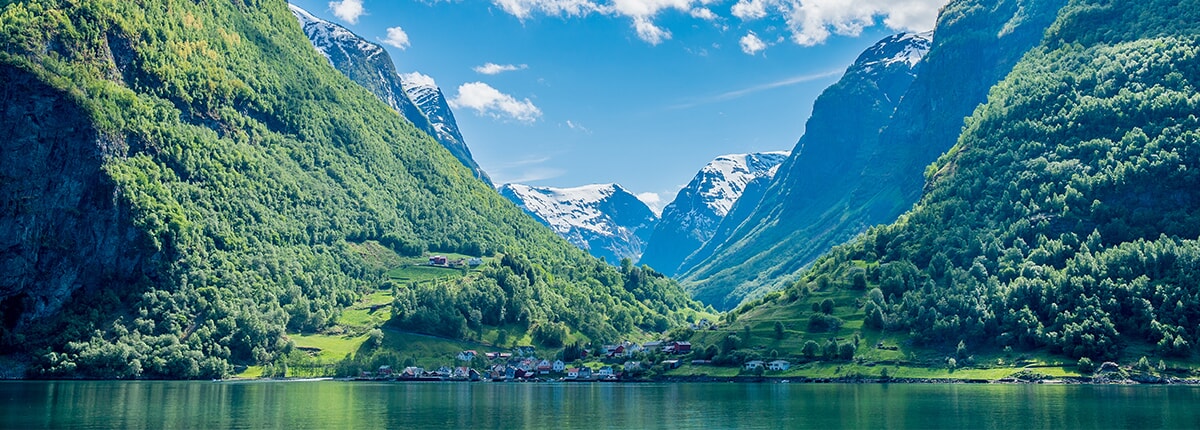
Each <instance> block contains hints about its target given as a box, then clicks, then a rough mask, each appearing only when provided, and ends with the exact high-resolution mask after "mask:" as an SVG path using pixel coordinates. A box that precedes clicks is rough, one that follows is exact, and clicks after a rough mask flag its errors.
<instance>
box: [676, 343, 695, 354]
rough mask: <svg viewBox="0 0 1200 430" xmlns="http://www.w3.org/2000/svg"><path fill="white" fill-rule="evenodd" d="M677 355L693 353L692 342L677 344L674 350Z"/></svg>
mask: <svg viewBox="0 0 1200 430" xmlns="http://www.w3.org/2000/svg"><path fill="white" fill-rule="evenodd" d="M672 350H674V351H675V353H676V354H687V353H689V352H692V343H691V342H675V347H674V348H672Z"/></svg>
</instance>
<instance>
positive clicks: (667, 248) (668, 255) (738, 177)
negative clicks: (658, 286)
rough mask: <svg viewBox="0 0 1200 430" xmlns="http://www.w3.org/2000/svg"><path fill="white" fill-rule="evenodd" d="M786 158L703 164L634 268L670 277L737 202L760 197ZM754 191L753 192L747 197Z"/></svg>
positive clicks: (768, 155) (783, 154)
mask: <svg viewBox="0 0 1200 430" xmlns="http://www.w3.org/2000/svg"><path fill="white" fill-rule="evenodd" d="M790 154H791V153H790V152H787V151H776V152H761V153H755V154H731V155H722V156H720V157H717V158H716V159H714V160H713V161H712V162H709V163H708V164H707V165H705V166H704V168H703V169H700V172H699V173H696V176H695V177H694V178H692V181H691V182H690V183H689V184H688V185H687V186H686V187H684V188H683V189H682V190H680V191H679V194H677V195H676V196H675V200H674V201H672V202H671V203H670V204H669V205H667V207H666V208H663V214H662V219H661V220H660V221H659V223H658V226H657V227H655V229H654V233H653V235H651V237H650V243H649V245H648V246H647V247H646V252H645V253H644V254H643V255H642V259H641V260H640V261H639V264H645V265H648V266H650V267H652V268H654V269H655V270H657V271H659V272H662V273H664V274H667V275H669V276H673V275H674V274H675V273H677V272H678V271H679V265H680V263H682V262H683V260H684V259H685V258H687V256H688V255H690V254H692V253H693V252H695V251H696V250H697V249H699V248H700V247H701V246H702V245H704V243H705V242H707V241H708V240H709V239H711V238H712V237H713V235H714V233H716V231H717V227H718V226H719V225H720V224H721V222H722V220H724V219H725V218H726V217H727V216H728V215H729V214H730V211H731V210H732V209H733V207H734V204H735V203H737V201H738V200H739V199H741V198H743V196H744V195H746V193H747V192H748V191H749V192H750V194H755V195H758V196H761V191H762V190H764V189H765V188H766V185H767V183H768V182H769V181H770V180H771V178H772V177H774V176H775V172H776V171H777V170H778V169H779V166H780V164H782V163H783V162H784V160H787V158H788V156H789V155H790ZM755 189H758V190H759V191H758V192H757V193H755V192H753V191H754V190H755Z"/></svg>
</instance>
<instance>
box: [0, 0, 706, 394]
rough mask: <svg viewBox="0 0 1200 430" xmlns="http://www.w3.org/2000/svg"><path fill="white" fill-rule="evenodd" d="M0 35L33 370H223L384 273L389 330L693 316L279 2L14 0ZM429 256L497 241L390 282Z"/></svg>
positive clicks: (20, 347) (10, 296)
mask: <svg viewBox="0 0 1200 430" xmlns="http://www.w3.org/2000/svg"><path fill="white" fill-rule="evenodd" d="M0 45H3V46H4V50H3V51H2V52H0V75H2V76H0V82H3V87H2V88H3V90H2V91H0V97H3V99H4V103H5V106H6V109H5V110H4V112H3V117H2V123H0V124H2V126H0V142H3V143H2V144H3V145H5V149H4V151H3V153H2V155H0V163H3V165H4V167H5V168H4V169H0V172H2V173H0V199H2V200H0V208H2V210H3V213H4V215H3V217H0V245H3V246H0V255H2V257H0V261H3V263H2V264H3V267H4V268H5V274H4V276H3V277H2V278H0V321H2V322H3V327H2V329H0V355H4V356H7V357H8V358H10V359H15V360H17V361H21V362H26V363H31V364H32V367H31V372H32V373H33V375H36V376H46V377H110V378H111V377H118V378H136V377H143V378H144V377H172V378H190V377H216V376H221V375H224V374H226V373H228V372H229V371H230V369H231V366H232V365H235V364H239V365H240V364H255V363H268V362H271V361H272V360H273V359H274V358H275V357H277V356H279V355H280V354H281V353H283V352H285V351H287V350H288V349H290V344H289V343H288V342H287V340H286V337H285V332H289V331H290V332H313V331H320V330H322V329H324V328H326V327H328V326H329V325H331V324H332V323H333V322H334V321H336V319H337V316H338V314H339V313H340V312H341V309H343V308H344V307H346V306H348V305H349V304H351V303H352V302H354V301H355V300H356V298H357V297H359V296H360V295H361V294H363V293H365V292H370V291H374V290H376V289H379V288H393V287H395V288H396V289H397V290H398V291H397V296H398V297H401V298H403V300H398V304H400V305H402V306H399V308H400V309H398V310H397V312H398V314H399V316H398V318H397V320H396V321H395V322H394V323H395V324H397V326H396V327H398V328H402V329H405V330H413V331H418V332H425V333H433V332H435V331H436V332H437V333H441V334H446V333H449V334H451V335H461V334H462V333H463V332H464V331H466V330H478V329H479V325H481V324H506V325H516V326H521V327H526V328H531V329H532V328H537V327H542V328H551V330H545V329H543V330H540V331H537V330H531V331H534V332H536V333H549V334H552V335H559V336H561V335H568V334H569V335H572V336H585V337H587V338H590V339H593V340H610V339H617V338H618V337H621V336H626V335H629V334H634V333H637V332H640V331H641V330H662V329H665V328H667V327H669V326H672V325H675V324H678V323H680V322H682V321H683V320H684V319H685V317H687V316H688V315H689V314H690V313H692V312H693V311H694V309H696V306H695V303H694V302H692V301H691V300H690V299H688V298H687V297H686V295H685V293H684V292H683V291H682V290H681V289H680V288H679V287H678V286H676V285H675V284H674V283H673V282H671V281H669V280H667V279H665V278H663V277H661V276H653V275H654V274H653V273H646V272H642V271H641V270H640V269H637V270H634V269H632V268H627V270H625V271H624V272H622V271H620V269H618V268H613V267H609V266H607V265H605V264H603V263H602V262H600V261H599V260H596V259H594V258H591V257H589V256H587V255H586V254H584V253H583V252H582V251H579V250H578V249H575V248H574V247H572V246H571V245H569V244H568V243H566V242H565V241H563V240H561V239H559V238H557V237H556V236H555V235H554V233H553V232H551V231H550V230H549V229H547V228H545V227H543V226H541V225H539V224H538V223H537V222H536V221H534V220H533V219H531V218H529V217H528V216H526V215H525V214H523V213H522V212H521V211H520V210H519V209H517V208H516V207H515V206H514V205H512V204H511V203H509V202H508V201H506V200H505V199H503V198H502V197H501V196H500V195H499V194H497V193H496V192H495V191H494V190H492V189H490V188H489V187H487V186H486V185H484V184H483V183H482V182H481V181H478V180H475V179H474V178H473V177H472V172H471V171H470V170H468V169H466V168H465V167H463V166H462V165H461V164H460V163H459V162H458V161H457V160H455V159H454V157H452V156H451V155H450V154H449V153H448V152H447V151H446V150H445V149H443V148H442V147H441V146H439V145H438V144H437V143H436V142H435V141H434V140H433V139H432V138H430V137H429V136H428V135H426V134H424V133H422V132H421V131H419V130H418V129H417V128H414V127H413V125H412V124H411V123H409V122H407V121H405V120H403V119H402V118H400V117H399V116H397V115H396V114H395V113H394V112H393V111H392V110H391V109H389V108H388V106H386V105H385V104H383V103H382V102H381V101H379V100H378V99H377V98H375V97H374V96H372V95H371V94H370V93H368V92H367V91H366V90H364V89H363V88H361V87H360V86H358V85H356V84H354V83H352V82H351V81H350V80H348V79H346V78H345V77H343V76H342V75H340V74H339V73H338V72H337V71H335V70H334V69H332V68H331V67H330V66H329V63H328V61H327V60H326V59H325V58H323V57H322V56H321V55H320V54H318V53H317V52H316V51H315V50H314V49H313V47H312V46H311V45H310V44H309V42H308V40H306V38H305V36H304V34H303V33H302V32H301V29H300V27H299V25H298V24H297V23H296V20H295V18H294V17H293V16H292V14H291V13H290V12H289V11H288V8H287V5H286V3H285V2H284V1H282V0H265V1H255V0H229V1H205V2H191V1H181V0H150V1H143V2H122V1H113V0H82V1H66V0H62V1H58V0H41V1H23V2H5V4H4V6H3V11H2V12H0ZM435 252H436V253H445V252H456V253H461V254H463V255H468V256H495V257H497V258H496V259H495V260H496V261H495V262H494V263H489V265H488V267H486V268H484V269H483V270H482V273H483V275H482V276H468V277H464V278H463V280H462V281H461V282H458V283H440V284H437V285H438V286H440V287H439V288H429V286H428V285H424V286H417V285H415V284H411V285H410V284H404V285H396V284H393V283H391V282H389V281H386V279H385V276H384V272H385V271H387V270H389V269H391V268H392V267H389V263H388V262H389V261H394V260H396V258H395V257H396V256H410V257H420V256H421V255H423V254H426V253H435ZM414 315H415V316H421V318H416V319H414V318H412V316H414ZM483 315H487V318H488V319H487V320H486V321H485V320H484V319H483V317H482V316H483ZM435 323H436V324H439V325H437V326H435V325H432V324H435ZM448 327H449V328H452V329H453V330H451V329H448ZM548 340H551V341H552V340H553V339H548Z"/></svg>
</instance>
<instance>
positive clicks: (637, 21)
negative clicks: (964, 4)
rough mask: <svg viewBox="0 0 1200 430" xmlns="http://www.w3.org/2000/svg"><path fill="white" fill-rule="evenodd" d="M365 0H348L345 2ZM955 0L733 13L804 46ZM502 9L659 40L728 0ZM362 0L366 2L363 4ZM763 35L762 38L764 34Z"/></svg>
mask: <svg viewBox="0 0 1200 430" xmlns="http://www.w3.org/2000/svg"><path fill="white" fill-rule="evenodd" d="M351 1H360V0H345V1H344V2H351ZM947 1H949V0H737V2H736V3H735V4H734V5H733V6H732V7H731V8H730V9H729V12H728V13H729V15H731V16H733V17H736V18H738V19H741V20H743V21H747V22H748V21H755V20H764V19H765V20H769V21H772V22H773V23H772V24H771V25H772V26H773V25H776V24H784V25H785V27H786V28H785V29H784V30H780V31H782V32H786V33H787V35H788V36H789V38H790V39H791V40H792V41H793V42H795V43H796V44H799V45H804V46H810V45H816V44H820V43H824V42H825V40H827V39H828V38H829V37H830V36H832V35H835V34H836V35H843V36H857V35H859V34H860V33H861V32H862V31H863V29H865V28H867V27H871V26H874V25H876V23H877V22H880V21H882V22H883V25H885V26H887V27H888V28H890V29H893V30H897V31H899V30H910V31H911V30H928V29H931V28H933V24H934V21H935V20H936V19H937V12H938V9H939V8H941V7H942V6H943V5H945V4H946V2H947ZM492 3H493V4H495V5H496V6H498V7H499V8H500V9H501V10H503V11H505V12H507V13H509V14H511V15H513V16H515V17H517V18H519V19H521V20H525V19H528V18H531V17H532V16H534V15H535V14H543V15H547V16H559V17H571V16H585V15H589V14H592V13H598V14H602V15H607V16H615V17H622V18H627V19H629V20H630V21H631V23H632V26H633V30H634V31H635V32H636V33H637V36H638V38H640V39H642V40H644V41H646V42H647V43H650V44H652V45H657V44H659V43H662V42H663V41H664V40H668V39H670V38H671V31H670V30H668V29H666V28H663V27H661V26H659V25H658V24H657V23H656V22H655V19H656V18H657V17H658V16H659V15H660V14H662V13H663V12H664V11H669V10H675V11H679V12H681V13H685V14H687V15H688V16H690V17H692V18H694V19H700V20H705V21H716V20H719V19H721V18H722V15H719V14H717V13H716V12H713V10H712V8H711V6H713V5H715V4H719V3H722V0H492ZM360 5H361V3H360ZM760 40H761V39H760Z"/></svg>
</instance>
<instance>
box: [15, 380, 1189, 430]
mask: <svg viewBox="0 0 1200 430" xmlns="http://www.w3.org/2000/svg"><path fill="white" fill-rule="evenodd" d="M0 428H3V429H27V428H29V429H33V428H73V429H93V428H104V429H110V428H119V429H171V428H188V429H191V428H197V429H208V428H250V429H261V428H268V429H269V428H279V429H307V428H313V429H359V428H391V429H410V428H434V429H468V428H471V429H501V428H503V429H509V428H587V429H596V428H629V429H642V428H704V429H720V428H765V429H787V428H814V429H838V428H869V429H876V428H970V429H977V428H978V429H984V428H1017V429H1034V428H1048V429H1062V428H1132V429H1150V428H1200V387H1165V386H1020V385H901V384H891V385H875V384H867V385H837V384H833V385H823V384H817V385H805V384H731V383H724V384H503V383H474V384H468V383H394V384H389V383H365V382H334V381H324V382H250V383H228V382H225V383H213V382H3V383H0Z"/></svg>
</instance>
